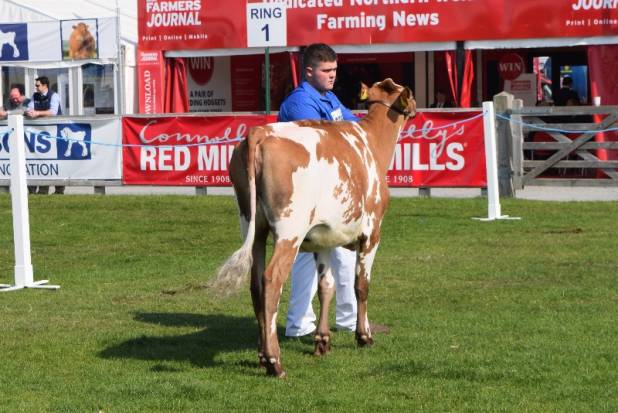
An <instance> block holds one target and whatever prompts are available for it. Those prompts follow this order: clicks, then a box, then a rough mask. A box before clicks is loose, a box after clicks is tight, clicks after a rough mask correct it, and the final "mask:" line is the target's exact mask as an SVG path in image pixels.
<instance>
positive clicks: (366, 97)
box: [359, 87, 369, 100]
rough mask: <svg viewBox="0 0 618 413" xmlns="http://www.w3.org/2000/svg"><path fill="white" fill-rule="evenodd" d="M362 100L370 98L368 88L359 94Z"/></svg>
mask: <svg viewBox="0 0 618 413" xmlns="http://www.w3.org/2000/svg"><path fill="white" fill-rule="evenodd" d="M359 98H360V100H367V99H368V98H369V92H368V89H367V88H366V87H363V88H362V89H361V91H360V93H359Z"/></svg>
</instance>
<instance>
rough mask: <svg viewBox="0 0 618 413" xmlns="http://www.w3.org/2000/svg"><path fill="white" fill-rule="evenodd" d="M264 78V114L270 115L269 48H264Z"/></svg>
mask: <svg viewBox="0 0 618 413" xmlns="http://www.w3.org/2000/svg"><path fill="white" fill-rule="evenodd" d="M264 66H265V68H264V73H265V74H264V76H266V82H265V86H264V87H265V88H266V91H265V99H266V114H267V115H270V47H266V50H265V54H264Z"/></svg>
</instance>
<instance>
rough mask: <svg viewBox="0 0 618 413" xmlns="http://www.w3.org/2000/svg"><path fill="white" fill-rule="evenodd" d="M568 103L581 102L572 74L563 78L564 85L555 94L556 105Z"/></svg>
mask: <svg viewBox="0 0 618 413" xmlns="http://www.w3.org/2000/svg"><path fill="white" fill-rule="evenodd" d="M567 103H569V105H570V106H579V104H580V99H579V95H578V94H577V92H576V91H575V90H574V89H573V78H571V77H570V76H565V77H564V78H562V87H561V88H560V90H558V92H557V93H556V96H554V104H555V105H556V106H567ZM574 103H576V104H574Z"/></svg>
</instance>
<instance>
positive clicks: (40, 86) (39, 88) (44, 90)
mask: <svg viewBox="0 0 618 413" xmlns="http://www.w3.org/2000/svg"><path fill="white" fill-rule="evenodd" d="M34 88H35V89H36V91H37V92H41V93H47V86H46V85H44V84H43V83H41V82H40V81H38V80H37V81H35V82H34Z"/></svg>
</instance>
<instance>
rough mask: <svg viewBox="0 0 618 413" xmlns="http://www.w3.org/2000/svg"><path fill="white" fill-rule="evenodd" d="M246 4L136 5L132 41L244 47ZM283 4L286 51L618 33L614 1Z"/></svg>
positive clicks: (319, 0) (165, 1)
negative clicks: (318, 45) (134, 38)
mask: <svg viewBox="0 0 618 413" xmlns="http://www.w3.org/2000/svg"><path fill="white" fill-rule="evenodd" d="M277 1H279V2H280V1H281V0H270V1H266V2H267V3H274V2H277ZM247 3H260V2H259V1H250V2H248V1H247V0H228V1H206V0H195V1H173V0H138V28H139V43H140V44H141V45H142V46H143V47H144V48H146V49H150V50H183V49H212V48H245V47H247V45H248V44H249V42H248V41H247V18H246V15H245V11H246V8H247ZM283 3H284V4H285V5H286V7H287V9H286V16H287V17H286V21H287V33H286V35H287V36H286V37H287V45H288V46H302V45H306V44H309V43H313V42H315V41H316V39H319V40H320V41H321V42H324V43H329V44H334V45H338V44H339V45H340V44H379V43H399V42H436V41H455V40H500V39H522V38H546V37H590V36H616V35H618V4H617V3H618V2H617V1H616V0H552V1H551V2H547V1H539V0H517V1H515V0H459V1H455V0H286V1H283Z"/></svg>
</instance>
